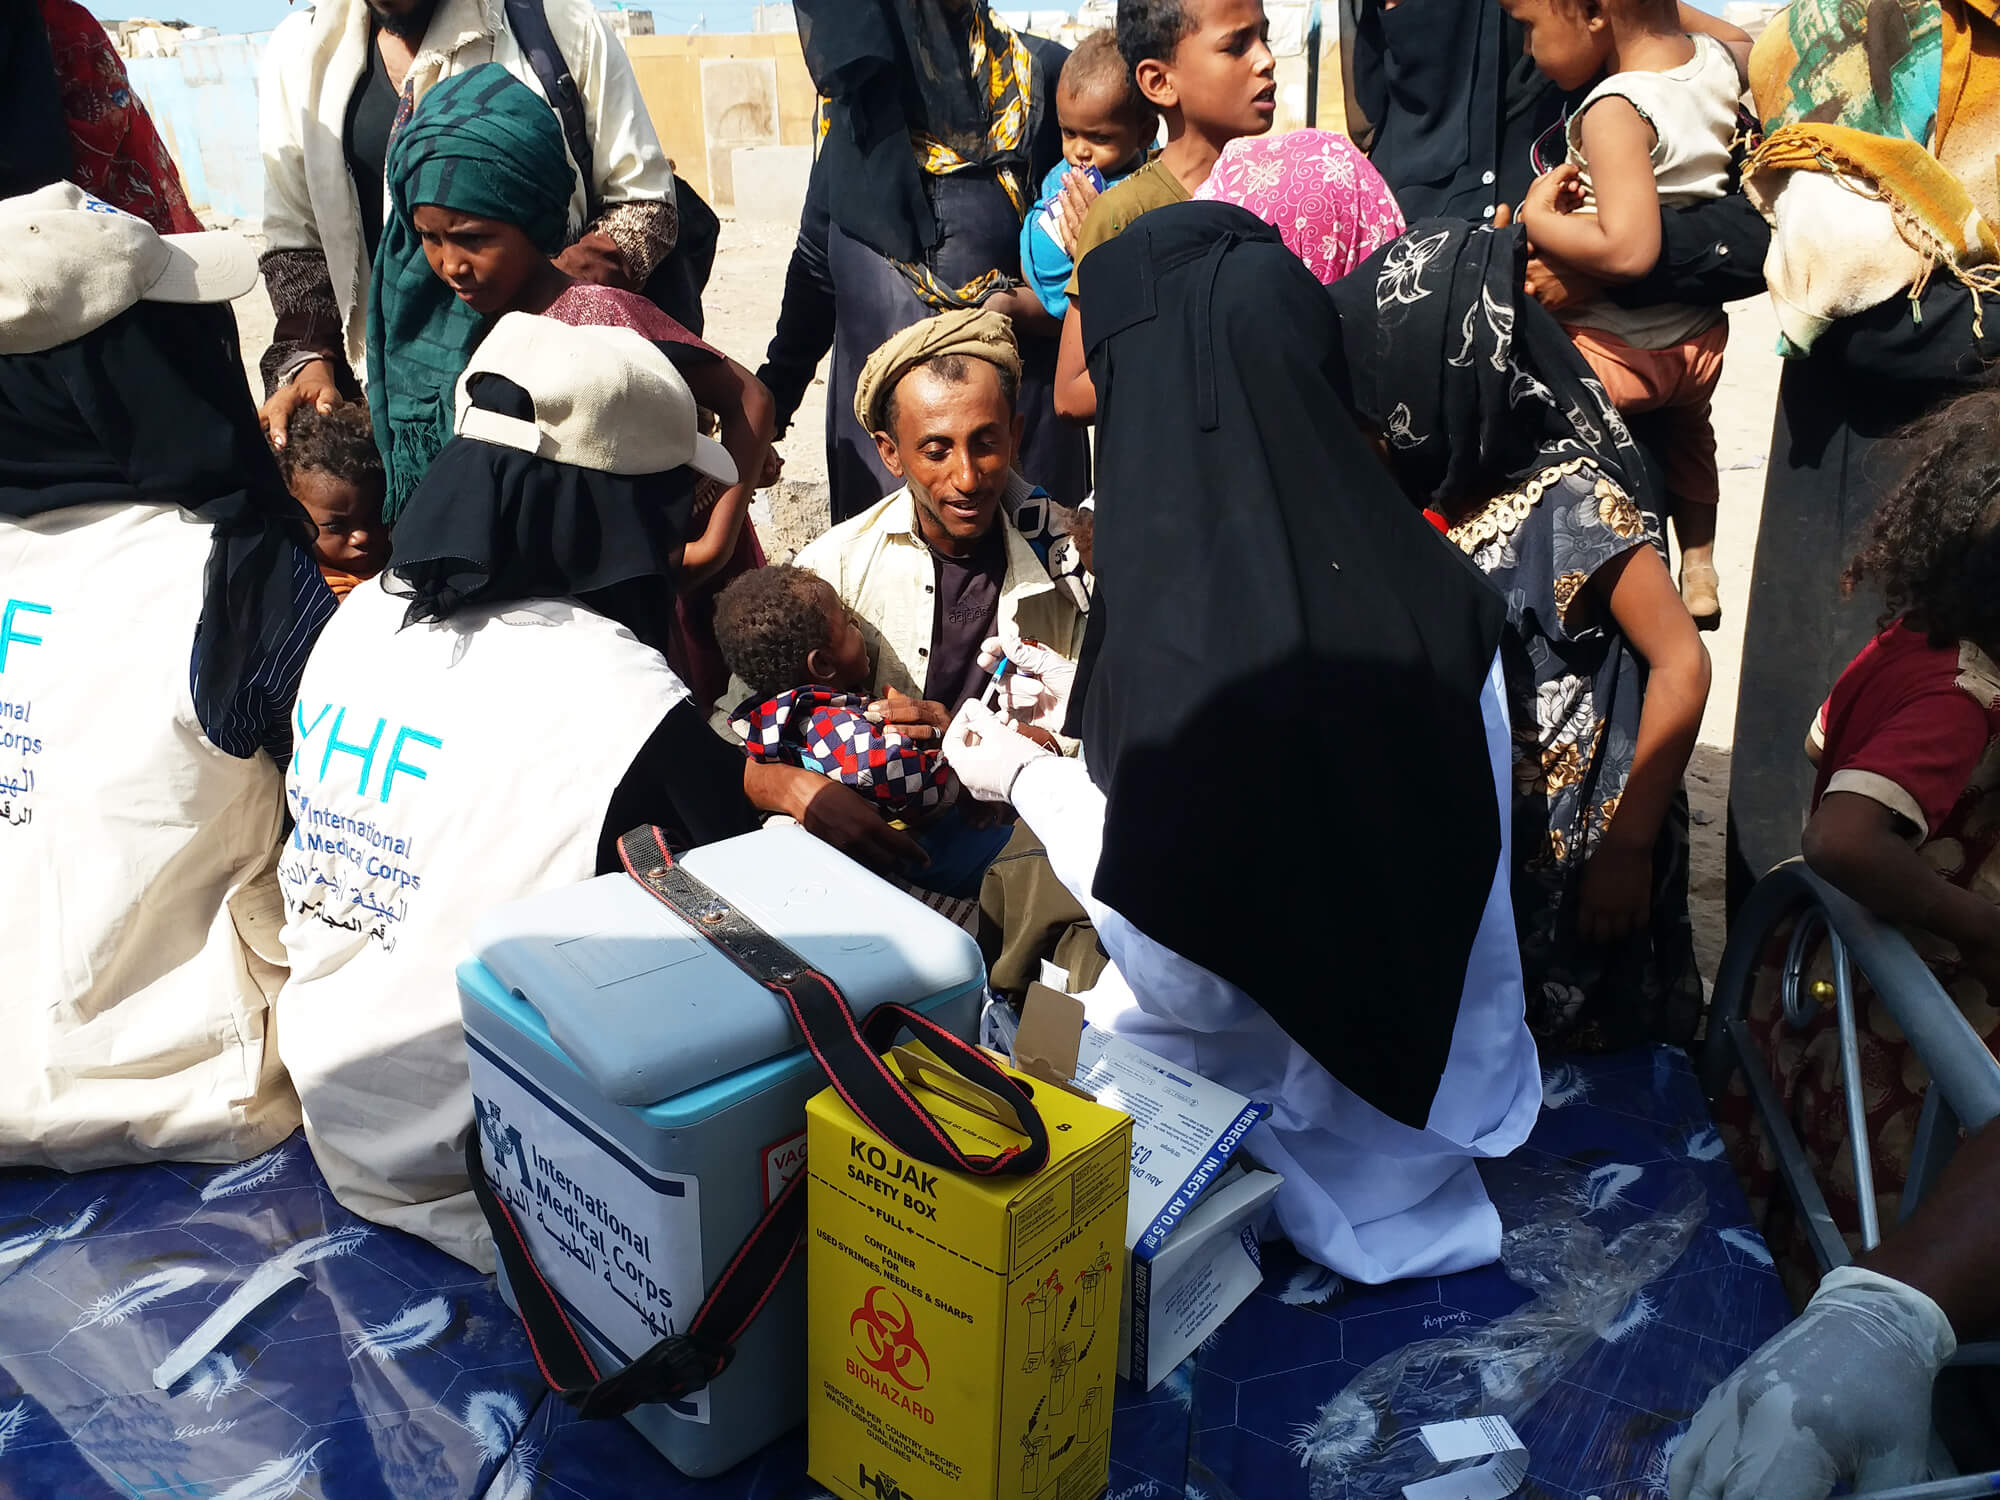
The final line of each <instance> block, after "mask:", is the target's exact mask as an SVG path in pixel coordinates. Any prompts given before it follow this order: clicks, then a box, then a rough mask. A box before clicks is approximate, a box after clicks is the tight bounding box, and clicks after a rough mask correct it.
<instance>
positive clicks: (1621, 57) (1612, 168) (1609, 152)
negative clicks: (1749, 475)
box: [1501, 0, 1750, 629]
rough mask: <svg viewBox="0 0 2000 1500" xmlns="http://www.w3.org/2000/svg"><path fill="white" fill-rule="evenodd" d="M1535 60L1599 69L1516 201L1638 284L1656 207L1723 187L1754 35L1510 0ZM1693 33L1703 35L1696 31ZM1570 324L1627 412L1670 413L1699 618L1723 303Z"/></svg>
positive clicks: (1633, 311)
mask: <svg viewBox="0 0 2000 1500" xmlns="http://www.w3.org/2000/svg"><path fill="white" fill-rule="evenodd" d="M1501 3H1502V5H1503V6H1504V7H1505V8H1506V10H1507V13H1508V14H1509V15H1511V16H1513V17H1514V19H1516V20H1517V21H1519V22H1520V23H1521V24H1522V26H1523V27H1524V28H1525V29H1526V31H1527V45H1528V52H1529V54H1530V55H1531V56H1532V57H1533V58H1534V60H1535V66H1536V67H1537V68H1538V69H1540V71H1541V72H1542V73H1544V74H1546V75H1547V76H1548V77H1549V78H1551V79H1552V80H1554V81H1555V82H1556V83H1557V84H1558V85H1560V86H1561V87H1562V88H1564V89H1577V88H1581V87H1583V86H1584V85H1585V84H1587V83H1589V82H1590V81H1591V79H1593V78H1597V77H1599V75H1600V74H1604V75H1608V76H1604V77H1603V78H1602V81H1601V82H1599V83H1598V84H1597V86H1596V87H1595V88H1593V89H1592V90H1591V91H1590V93H1589V94H1588V95H1587V96H1586V97H1585V98H1584V101H1583V103H1582V104H1581V105H1580V106H1578V108H1577V110H1576V112H1575V113H1574V114H1573V115H1572V116H1571V117H1570V120H1569V125H1568V129H1567V136H1568V141H1569V159H1568V160H1567V161H1565V162H1564V163H1563V164H1562V165H1561V166H1559V167H1557V168H1556V169H1555V170H1554V171H1552V172H1549V173H1547V174H1545V175H1544V176H1542V177H1541V178H1539V179H1538V180H1537V181H1536V182H1535V184H1534V186H1533V187H1531V188H1530V189H1529V190H1528V196H1527V200H1526V201H1525V202H1524V203H1523V204H1522V206H1521V221H1522V223H1523V225H1525V227H1526V228H1527V231H1528V240H1529V242H1530V243H1531V244H1532V245H1533V246H1534V248H1535V250H1536V252H1537V253H1538V254H1540V255H1541V256H1542V257H1544V258H1545V259H1548V260H1552V261H1559V262H1561V263H1563V264H1564V265H1565V266H1568V267H1570V268H1573V269H1574V270H1576V271H1578V272H1581V273H1582V274H1583V275H1584V276H1585V277H1588V278H1590V279H1592V280H1595V281H1598V282H1601V283H1607V284H1609V283H1616V282H1625V281H1637V280H1639V279H1640V278H1641V277H1644V276H1645V275H1647V274H1648V273H1650V272H1651V271H1652V270H1653V268H1654V266H1655V264H1656V263H1657V262H1658V260H1659V258H1660V210H1661V209H1662V208H1663V207H1674V206H1678V205H1681V204H1686V203H1694V202H1699V201H1701V200H1702V199H1706V198H1720V197H1721V196H1723V194H1725V193H1726V192H1728V190H1729V153H1730V146H1731V143H1732V141H1733V140H1734V137H1735V134H1736V112H1737V101H1738V99H1739V98H1740V97H1741V94H1742V90H1743V86H1744V76H1745V75H1744V69H1745V67H1746V66H1747V64H1748V60H1749V54H1750V38H1749V36H1748V35H1747V34H1746V33H1744V32H1742V31H1739V30H1737V28H1735V27H1733V26H1730V25H1728V24H1727V23H1725V22H1721V21H1717V20H1715V19H1713V18H1712V17H1709V16H1705V15H1702V14H1701V13H1700V12H1698V11H1692V10H1690V9H1689V8H1688V7H1686V6H1685V5H1677V4H1676V3H1675V0H1501ZM1690 32H1694V33H1695V34H1693V35H1690V34H1689V33H1690ZM1561 316H1562V318H1563V325H1564V327H1565V328H1566V329H1567V330H1568V331H1569V334H1570V337H1571V338H1572V339H1574V340H1575V342H1576V346H1577V349H1578V351H1579V352H1580V353H1581V354H1582V355H1583V357H1584V359H1585V360H1586V361H1588V362H1589V364H1590V367H1591V370H1592V371H1593V372H1594V373H1595V374H1596V376H1597V378H1598V380H1599V381H1600V382H1601V383H1602V384H1603V386H1604V390H1605V394H1606V396H1607V397H1608V399H1609V400H1610V403H1611V404H1612V405H1613V406H1614V407H1616V408H1618V409H1619V410H1620V411H1628V412H1643V411H1662V412H1665V413H1666V414H1667V416H1666V419H1665V424H1664V425H1665V427H1666V452H1665V454H1664V455H1663V458H1664V463H1663V467H1664V469H1665V471H1666V479H1667V490H1668V495H1669V497H1670V510H1671V514H1672V517H1673V522H1674V533H1675V537H1676V539H1677V540H1678V541H1679V543H1680V548H1681V598H1682V601H1683V602H1684V603H1685V604H1686V605H1687V607H1688V610H1689V612H1690V613H1691V614H1693V616H1694V618H1695V623H1696V624H1698V625H1700V626H1701V627H1702V628H1704V629H1713V628H1714V627H1715V626H1716V625H1717V624H1719V623H1720V622H1721V618H1722V612H1721V604H1720V601H1719V600H1718V599H1717V597H1716V590H1715V584H1716V574H1715V506H1716V501H1717V499H1718V498H1719V493H1720V492H1719V485H1718V477H1717V474H1716V463H1715V429H1714V427H1713V425H1712V423H1711V422H1710V419H1709V403H1710V400H1711V399H1712V397H1713V396H1714V394H1715V386H1716V382H1717V380H1718V379H1719V378H1720V377H1721V374H1722V351H1723V346H1724V344H1725V343H1727V341H1728V337H1729V324H1728V320H1727V319H1726V318H1725V317H1724V315H1723V312H1722V309H1721V308H1719V307H1703V306H1694V305H1690V304H1686V303H1666V304H1661V305H1656V306H1652V307H1644V308H1627V307H1623V306H1620V305H1619V304H1618V303H1616V302H1613V301H1611V300H1610V299H1609V298H1607V297H1598V298H1595V299H1592V300H1590V301H1588V302H1585V303H1583V304H1582V305H1579V306H1572V307H1566V308H1564V309H1563V310H1562V314H1561Z"/></svg>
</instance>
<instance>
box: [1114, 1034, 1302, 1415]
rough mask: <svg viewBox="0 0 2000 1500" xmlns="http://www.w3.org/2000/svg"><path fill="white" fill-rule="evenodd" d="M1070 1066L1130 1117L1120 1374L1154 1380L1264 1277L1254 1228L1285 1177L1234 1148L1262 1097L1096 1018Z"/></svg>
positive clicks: (1261, 1108)
mask: <svg viewBox="0 0 2000 1500" xmlns="http://www.w3.org/2000/svg"><path fill="white" fill-rule="evenodd" d="M1075 1076H1076V1083H1077V1086H1078V1087H1079V1088H1081V1089H1084V1090H1085V1091H1087V1092H1089V1093H1091V1094H1094V1095H1096V1097H1097V1102H1098V1103H1100V1104H1108V1105H1110V1106H1111V1107H1113V1108H1114V1109H1122V1110H1124V1111H1125V1113H1127V1114H1128V1115H1130V1116H1131V1117H1132V1192H1131V1197H1130V1199H1129V1200H1128V1203H1129V1207H1128V1209H1127V1214H1126V1220H1125V1245H1126V1249H1127V1250H1129V1251H1130V1252H1131V1253H1130V1255H1129V1256H1128V1257H1127V1261H1126V1273H1125V1285H1124V1288H1123V1297H1122V1301H1121V1304H1120V1307H1119V1314H1118V1331H1119V1353H1118V1373H1119V1374H1120V1375H1123V1376H1124V1377H1125V1378H1126V1379H1128V1380H1131V1381H1134V1382H1136V1383H1137V1384H1138V1385H1139V1386H1140V1388H1141V1389H1142V1390H1151V1389H1152V1388H1153V1387H1154V1386H1156V1385H1158V1384H1159V1383H1160V1382H1161V1381H1162V1380H1164V1379H1165V1378H1166V1377H1167V1374H1168V1372H1169V1371H1171V1370H1172V1369H1173V1368H1174V1367H1175V1366H1176V1365H1178V1364H1179V1363H1180V1362H1181V1361H1182V1360H1184V1359H1186V1358H1187V1357H1188V1355H1189V1354H1191V1353H1193V1352H1194V1349H1195V1347H1196V1346H1197V1345H1198V1344H1200V1343H1201V1341H1202V1340H1203V1339H1205V1338H1207V1337H1208V1336H1209V1334H1211V1333H1213V1332H1214V1331H1215V1330H1216V1329H1217V1328H1219V1327H1220V1326H1221V1325H1222V1320H1223V1319H1224V1318H1227V1317H1228V1316H1229V1315H1230V1314H1231V1313H1232V1312H1234V1311H1236V1309H1237V1308H1238V1307H1239V1306H1240V1305H1241V1304H1242V1303H1243V1301H1244V1299H1245V1298H1247V1297H1248V1296H1249V1295H1250V1294H1251V1293H1252V1292H1254V1291H1255V1290H1256V1289H1257V1286H1258V1283H1259V1282H1261V1281H1262V1280H1263V1275H1264V1272H1263V1265H1262V1261H1261V1259H1260V1256H1259V1254H1258V1248H1257V1238H1258V1230H1259V1229H1260V1228H1261V1227H1262V1225H1263V1220H1264V1216H1265V1214H1266V1213H1267V1212H1268V1210H1269V1205H1270V1202H1271V1198H1272V1196H1273V1195H1274V1194H1275V1193H1276V1192H1277V1191H1278V1187H1279V1185H1280V1184H1281V1183H1282V1182H1283V1181H1284V1179H1283V1178H1281V1177H1280V1176H1278V1175H1277V1174H1276V1173H1275V1172H1264V1171H1259V1170H1257V1169H1255V1168H1250V1169H1248V1170H1246V1169H1245V1168H1244V1167H1243V1166H1242V1164H1240V1163H1238V1162H1237V1161H1235V1159H1234V1157H1235V1152H1236V1148H1237V1147H1238V1146H1240V1145H1241V1144H1242V1142H1243V1139H1244V1137H1245V1136H1247V1135H1249V1133H1250V1131H1251V1130H1252V1129H1253V1128H1254V1127H1255V1126H1256V1124H1257V1122H1258V1121H1259V1120H1261V1119H1263V1118H1264V1116H1265V1115H1266V1114H1268V1113H1270V1105H1268V1104H1265V1103H1261V1102H1259V1101H1255V1100H1251V1099H1248V1098H1246V1097H1245V1096H1244V1095H1242V1094H1238V1093H1235V1092H1233V1091H1232V1090H1230V1089H1226V1088H1223V1087H1222V1086H1221V1085H1220V1084H1216V1083H1211V1082H1209V1080H1207V1079H1206V1078H1202V1077H1199V1076H1198V1075H1196V1074H1193V1073H1190V1072H1188V1071H1187V1070H1186V1069H1183V1068H1177V1067H1175V1066H1174V1065H1173V1064H1171V1063H1169V1062H1167V1061H1166V1060H1165V1059H1164V1058H1162V1057H1159V1056H1158V1055H1156V1054H1154V1053H1152V1052H1148V1051H1147V1050H1146V1049H1145V1048H1143V1047H1140V1046H1137V1045H1135V1044H1134V1043H1132V1042H1128V1041H1125V1040H1123V1039H1122V1038H1120V1037H1115V1036H1113V1035H1111V1034H1110V1033H1109V1032H1107V1031H1101V1030H1099V1029H1098V1028H1097V1027H1094V1026H1085V1027H1084V1028H1083V1041H1082V1046H1081V1048H1080V1050H1079V1052H1078V1054H1077V1067H1076V1075H1075Z"/></svg>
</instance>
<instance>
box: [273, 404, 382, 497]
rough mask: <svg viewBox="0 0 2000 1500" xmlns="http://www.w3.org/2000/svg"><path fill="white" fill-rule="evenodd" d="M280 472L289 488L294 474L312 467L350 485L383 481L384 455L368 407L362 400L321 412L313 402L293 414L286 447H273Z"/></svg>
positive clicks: (286, 436)
mask: <svg viewBox="0 0 2000 1500" xmlns="http://www.w3.org/2000/svg"><path fill="white" fill-rule="evenodd" d="M272 457H274V458H275V459H277V461H278V473H279V474H280V475H282V476H283V478H284V481H285V484H286V487H287V488H289V487H290V485H291V482H292V476H293V475H294V474H304V473H308V472H311V471H313V470H318V471H319V472H321V473H325V474H331V475H332V476H333V477H334V478H335V479H345V480H347V481H348V482H349V483H350V484H357V485H359V484H366V483H367V482H368V481H369V480H371V479H372V480H374V481H375V482H376V483H378V484H379V483H381V482H382V455H381V454H380V453H378V452H376V451H375V429H374V427H373V425H372V424H371V423H370V421H369V417H368V408H367V406H366V405H365V404H363V403H362V402H359V401H350V402H348V403H347V404H346V405H344V406H336V407H335V408H334V409H333V410H332V411H321V410H320V409H319V408H318V407H317V406H314V405H313V404H312V403H311V402H306V403H304V404H303V405H301V406H300V407H299V408H298V410H296V411H295V412H293V413H292V418H291V425H290V428H289V430H288V431H287V432H286V435H285V446H284V447H282V448H278V449H274V450H273V452H272Z"/></svg>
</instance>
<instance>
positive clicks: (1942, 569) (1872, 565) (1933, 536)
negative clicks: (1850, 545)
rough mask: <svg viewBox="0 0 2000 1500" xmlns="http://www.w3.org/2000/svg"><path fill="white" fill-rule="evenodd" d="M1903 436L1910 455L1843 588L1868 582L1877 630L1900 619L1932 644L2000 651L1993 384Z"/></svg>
mask: <svg viewBox="0 0 2000 1500" xmlns="http://www.w3.org/2000/svg"><path fill="white" fill-rule="evenodd" d="M1903 437H1904V440H1905V442H1906V444H1907V445H1908V447H1909V449H1910V450H1911V451H1912V452H1913V453H1914V458H1913V460H1912V462H1911V464H1910V467H1909V470H1908V472H1906V473H1905V474H1904V476H1903V478H1902V481H1901V482H1900V483H1899V484H1898V485H1897V486H1896V487H1895V489H1893V490H1891V491H1890V492H1889V495H1888V498H1886V499H1885V500H1883V502H1882V504H1881V505H1880V507H1879V508H1877V510H1876V512H1875V515H1874V517H1873V518H1872V519H1871V520H1870V521H1869V523H1868V531H1867V535H1866V536H1865V538H1864V539H1863V542H1862V547H1861V551H1860V552H1859V553H1857V554H1856V555H1855V558H1854V560H1853V561H1852V562H1850V563H1849V564H1848V565H1847V570H1846V571H1845V572H1844V573H1842V574H1841V577H1840V586H1841V591H1842V592H1843V593H1845V594H1852V593H1853V592H1854V589H1855V587H1856V586H1857V585H1859V584H1861V583H1863V582H1871V583H1873V584H1875V585H1876V586H1877V587H1878V588H1880V589H1881V591H1882V600H1883V605H1884V613H1883V616H1882V624H1883V626H1884V627H1885V628H1886V627H1887V626H1888V625H1889V624H1890V623H1891V622H1893V621H1894V620H1895V619H1896V618H1898V617H1899V616H1901V617H1905V618H1907V620H1908V623H1909V624H1911V625H1912V626H1914V627H1916V628H1917V629H1920V630H1923V631H1925V632H1927V633H1928V634H1929V636H1930V640H1931V644H1932V645H1933V646H1937V647H1945V646H1950V645H1951V644H1953V643H1954V642H1956V641H1961V640H1970V641H1973V642H1976V643H1977V644H1978V645H1979V646H1981V647H1982V648H1983V649H1987V650H1993V649H1995V648H2000V385H1995V386H1988V387H1985V388H1983V389H1980V390H1976V391H1972V392H1970V393H1969V394H1967V395H1964V396H1960V397H1958V398H1957V399H1956V400H1954V401H1951V402H1948V403H1947V404H1945V405H1944V406H1941V407H1939V408H1938V409H1937V410H1935V411H1933V412H1931V413H1930V414H1929V415H1928V416H1925V417H1923V418H1921V419H1919V420H1918V421H1916V422H1915V423H1913V424H1911V425H1910V426H1909V427H1908V428H1907V429H1905V431H1904V433H1903Z"/></svg>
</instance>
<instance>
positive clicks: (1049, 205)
mask: <svg viewBox="0 0 2000 1500" xmlns="http://www.w3.org/2000/svg"><path fill="white" fill-rule="evenodd" d="M1056 120H1057V123H1058V124H1060V125H1061V126H1062V144H1063V159H1062V160H1061V161H1060V162H1058V163H1057V164H1056V165H1055V166H1053V167H1051V168H1049V175H1048V176H1047V177H1045V178H1043V179H1042V196H1041V197H1040V198H1039V199H1038V200H1037V201H1036V203H1035V206H1034V207H1033V208H1031V209H1029V210H1028V217H1027V219H1026V220H1025V221H1024V222H1023V223H1022V225H1021V275H1022V278H1023V279H1024V280H1025V281H1026V282H1027V283H1028V285H1029V287H1030V288H1032V289H1033V291H1034V293H1035V296H1036V297H1037V298H1039V299H1040V301H1041V304H1042V306H1043V308H1045V309H1046V310H1047V312H1048V314H1049V316H1050V317H1052V318H1055V319H1057V320H1058V321H1060V320H1061V318H1062V317H1063V315H1064V314H1065V313H1067V312H1068V311H1069V297H1068V296H1067V295H1066V294H1065V292H1064V290H1063V289H1064V288H1065V287H1066V286H1067V285H1068V284H1069V278H1070V273H1071V272H1072V271H1073V270H1074V269H1075V266H1074V265H1073V264H1072V262H1071V260H1070V252H1069V246H1070V245H1072V244H1074V243H1075V240H1076V232H1077V230H1079V229H1081V228H1082V227H1083V221H1082V217H1081V212H1080V211H1081V210H1087V209H1088V208H1089V207H1090V200H1092V199H1094V198H1095V197H1096V196H1097V194H1098V193H1099V192H1101V191H1103V189H1105V188H1107V187H1110V186H1111V185H1112V184H1113V183H1116V182H1118V181H1120V180H1122V179H1124V178H1126V177H1129V176H1131V175H1132V173H1134V172H1136V171H1138V169H1139V168H1140V167H1142V166H1144V165H1145V164H1146V157H1147V155H1148V153H1149V150H1150V148H1151V146H1152V144H1153V139H1154V137H1155V136H1156V135H1157V134H1158V133H1159V129H1160V121H1159V116H1158V114H1157V113H1155V111H1154V109H1153V106H1152V105H1151V104H1149V103H1147V102H1146V98H1145V96H1144V95H1143V94H1141V93H1140V92H1139V89H1138V85H1136V84H1135V83H1134V82H1133V81H1132V70H1131V69H1130V68H1128V67H1126V66H1125V59H1124V58H1122V57H1120V56H1119V55H1118V39H1117V37H1116V36H1115V35H1113V34H1112V33H1111V32H1109V31H1093V32H1092V33H1091V34H1090V35H1089V36H1087V37H1085V38H1084V39H1083V40H1082V41H1081V42H1079V43H1077V47H1076V50H1075V51H1074V52H1072V53H1070V55H1069V61H1068V62H1066V63H1064V64H1063V70H1062V76H1061V78H1060V79H1058V80H1057V83H1056ZM1088 169H1095V171H1096V172H1097V174H1098V177H1099V178H1100V179H1101V181H1096V182H1093V181H1092V180H1091V178H1090V177H1089V171H1088ZM1071 174H1076V175H1077V179H1078V184H1079V187H1080V188H1081V189H1082V192H1081V201H1080V202H1078V201H1077V199H1078V196H1079V195H1078V194H1076V193H1072V194H1071V199H1070V203H1069V204H1066V203H1065V202H1064V201H1062V200H1063V184H1064V183H1065V182H1067V181H1068V180H1069V178H1070V176H1071ZM1072 204H1073V205H1074V209H1075V210H1076V212H1073V213H1070V214H1066V213H1065V209H1066V208H1068V207H1070V206H1071V205H1072Z"/></svg>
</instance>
